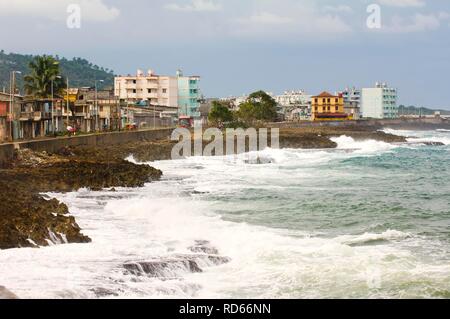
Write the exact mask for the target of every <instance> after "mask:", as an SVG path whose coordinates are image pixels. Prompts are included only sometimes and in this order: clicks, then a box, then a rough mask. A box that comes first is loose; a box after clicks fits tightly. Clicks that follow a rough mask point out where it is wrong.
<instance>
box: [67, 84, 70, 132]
mask: <svg viewBox="0 0 450 319" xmlns="http://www.w3.org/2000/svg"><path fill="white" fill-rule="evenodd" d="M66 84H67V89H66V95H67V96H66V99H67V101H66V102H67V126H69V124H70V123H69V121H70V118H69V77H67V83H66Z"/></svg>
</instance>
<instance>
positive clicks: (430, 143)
mask: <svg viewBox="0 0 450 319" xmlns="http://www.w3.org/2000/svg"><path fill="white" fill-rule="evenodd" d="M421 144H424V145H426V146H445V144H444V143H442V142H421Z"/></svg>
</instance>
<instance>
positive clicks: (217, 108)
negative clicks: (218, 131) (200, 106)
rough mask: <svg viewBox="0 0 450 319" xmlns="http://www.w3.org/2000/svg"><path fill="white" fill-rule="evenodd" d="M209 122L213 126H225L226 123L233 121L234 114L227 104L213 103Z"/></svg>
mask: <svg viewBox="0 0 450 319" xmlns="http://www.w3.org/2000/svg"><path fill="white" fill-rule="evenodd" d="M208 120H209V121H210V122H211V124H213V125H217V126H223V124H224V123H227V122H232V121H233V113H232V112H231V111H230V109H229V107H228V105H227V104H226V103H224V102H219V101H213V102H212V108H211V111H210V112H209V116H208Z"/></svg>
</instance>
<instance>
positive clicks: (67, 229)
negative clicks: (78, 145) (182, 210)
mask: <svg viewBox="0 0 450 319" xmlns="http://www.w3.org/2000/svg"><path fill="white" fill-rule="evenodd" d="M61 154H64V156H63V155H60V154H47V153H38V152H32V151H30V150H21V151H19V152H17V154H16V162H15V163H14V165H13V168H11V169H4V170H0V189H1V192H0V249H8V248H19V247H36V246H47V245H49V244H51V243H57V244H60V243H61V244H63V243H86V242H90V241H91V239H90V238H88V237H87V236H84V235H83V234H82V233H81V229H80V227H79V226H78V225H77V223H76V222H75V219H74V217H72V216H70V215H69V211H68V208H67V206H66V205H64V204H61V203H59V202H58V201H57V200H56V199H48V198H45V197H44V196H42V195H41V193H43V192H70V191H75V190H78V189H80V188H89V189H91V190H101V189H103V188H112V187H140V186H143V185H144V184H145V183H147V182H151V181H155V180H158V179H159V178H160V177H161V175H162V172H161V171H160V170H157V169H154V168H153V167H150V166H148V165H136V164H133V163H130V162H128V161H126V160H124V159H120V158H116V157H114V158H112V157H108V156H106V155H105V154H103V153H100V155H99V157H83V156H81V155H75V153H74V152H73V151H72V150H70V149H67V148H65V149H64V150H63V151H61ZM65 156H68V157H65Z"/></svg>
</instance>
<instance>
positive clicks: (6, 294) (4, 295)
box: [0, 286, 19, 299]
mask: <svg viewBox="0 0 450 319" xmlns="http://www.w3.org/2000/svg"><path fill="white" fill-rule="evenodd" d="M0 299H19V297H17V296H16V295H15V294H14V293H12V292H11V291H9V290H8V289H6V288H5V287H3V286H0Z"/></svg>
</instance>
